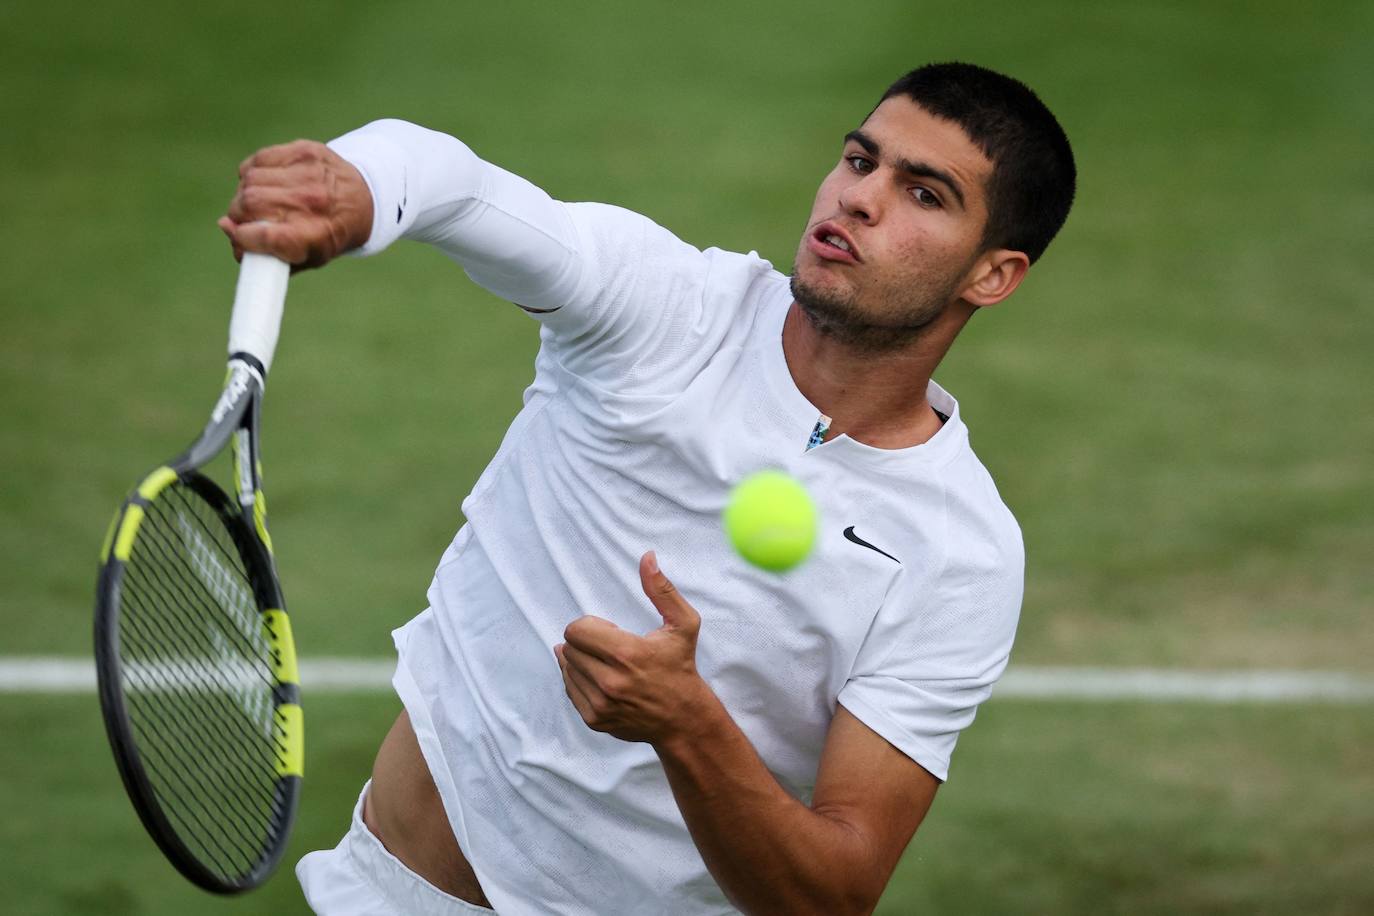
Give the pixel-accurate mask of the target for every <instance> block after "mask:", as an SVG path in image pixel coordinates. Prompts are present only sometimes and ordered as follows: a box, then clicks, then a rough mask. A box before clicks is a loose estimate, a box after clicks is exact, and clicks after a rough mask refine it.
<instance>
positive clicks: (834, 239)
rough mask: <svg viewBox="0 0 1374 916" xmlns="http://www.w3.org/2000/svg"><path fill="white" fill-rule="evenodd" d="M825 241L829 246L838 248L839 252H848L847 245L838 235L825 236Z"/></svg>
mask: <svg viewBox="0 0 1374 916" xmlns="http://www.w3.org/2000/svg"><path fill="white" fill-rule="evenodd" d="M825 240H826V241H827V242H829V243H830V244H831V245H834V246H835V247H836V248H839V249H840V250H841V251H848V250H849V243H848V242H846V241H845V240H844V239H842V238H840V237H839V236H838V235H827V236H826V237H825Z"/></svg>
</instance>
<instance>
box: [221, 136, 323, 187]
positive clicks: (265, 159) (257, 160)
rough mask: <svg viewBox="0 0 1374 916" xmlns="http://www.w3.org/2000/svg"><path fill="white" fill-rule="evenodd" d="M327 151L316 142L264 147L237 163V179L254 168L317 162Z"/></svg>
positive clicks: (303, 141) (304, 141)
mask: <svg viewBox="0 0 1374 916" xmlns="http://www.w3.org/2000/svg"><path fill="white" fill-rule="evenodd" d="M328 151H329V147H327V146H325V145H324V144H323V143H320V142H318V141H316V140H292V141H291V142H290V143H279V144H277V145H275V146H266V147H263V148H262V149H260V150H258V151H257V152H256V153H254V154H253V155H251V156H249V157H248V158H247V159H245V160H243V161H242V162H240V163H239V177H240V178H242V177H243V175H244V173H245V172H247V171H248V170H249V169H251V168H253V167H254V166H281V165H293V164H295V163H298V162H310V161H312V160H313V161H318V160H320V159H322V158H323V157H324V154H325V153H326V152H328Z"/></svg>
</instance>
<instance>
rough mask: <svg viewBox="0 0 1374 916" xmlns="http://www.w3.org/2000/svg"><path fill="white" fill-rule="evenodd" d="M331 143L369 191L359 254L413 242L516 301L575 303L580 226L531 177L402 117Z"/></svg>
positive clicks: (539, 304) (551, 305) (548, 305)
mask: <svg viewBox="0 0 1374 916" xmlns="http://www.w3.org/2000/svg"><path fill="white" fill-rule="evenodd" d="M329 146H330V148H331V149H333V150H334V151H335V152H337V153H338V154H339V155H340V156H342V157H343V158H344V159H346V160H348V161H349V162H350V163H351V164H352V165H353V166H354V167H356V168H357V169H358V171H359V172H361V173H362V175H363V178H364V180H365V181H366V182H367V185H368V188H369V189H370V190H371V192H372V204H373V216H372V234H371V236H370V237H369V238H368V241H367V244H366V245H364V246H363V247H362V248H361V249H360V250H359V253H360V254H364V255H367V254H375V253H376V252H379V251H381V250H382V249H384V248H386V247H387V246H388V245H390V244H391V243H392V242H394V241H395V240H396V239H398V238H407V239H413V240H415V241H420V242H426V243H428V244H431V245H434V246H435V247H437V248H439V249H440V250H441V251H443V252H444V253H445V254H447V255H448V256H449V257H451V258H453V259H454V260H455V261H457V262H458V263H459V264H461V265H462V266H463V269H464V270H466V271H467V273H468V276H470V277H472V279H473V280H475V281H476V282H477V283H479V284H481V285H482V286H484V287H486V288H487V289H489V290H491V291H492V292H493V293H495V294H496V295H498V296H501V297H502V298H505V299H510V300H511V301H513V302H516V303H519V304H520V305H524V306H528V307H530V308H536V309H546V308H557V307H559V306H562V305H565V304H567V303H568V302H570V301H571V300H572V298H573V296H574V295H575V293H576V291H577V284H578V282H579V280H580V278H581V270H582V258H581V256H580V255H579V251H578V239H577V232H576V229H575V228H574V226H573V223H572V219H571V217H569V215H568V213H567V210H566V209H565V208H564V206H563V205H562V204H561V203H559V202H558V201H556V200H554V199H553V198H551V197H549V195H548V194H546V193H544V191H542V190H541V189H539V188H537V187H535V186H534V185H533V184H531V183H530V182H528V181H526V180H524V179H523V178H520V177H519V176H517V175H512V174H511V173H510V172H507V171H505V170H504V169H501V168H498V167H496V166H494V165H492V164H490V163H488V162H484V161H482V160H481V159H479V158H478V157H477V155H476V154H475V153H473V152H472V150H470V149H468V147H467V146H466V145H465V144H464V143H462V142H461V141H459V140H457V139H455V138H453V137H450V136H448V135H447V134H442V133H439V132H437V131H433V130H428V129H426V128H423V127H420V126H418V125H415V124H411V123H409V122H406V121H398V120H383V121H374V122H372V123H371V124H368V125H366V126H364V127H360V128H358V129H357V130H355V131H352V132H350V133H347V134H344V135H343V136H342V137H339V138H338V139H336V140H333V141H331V142H330V144H329Z"/></svg>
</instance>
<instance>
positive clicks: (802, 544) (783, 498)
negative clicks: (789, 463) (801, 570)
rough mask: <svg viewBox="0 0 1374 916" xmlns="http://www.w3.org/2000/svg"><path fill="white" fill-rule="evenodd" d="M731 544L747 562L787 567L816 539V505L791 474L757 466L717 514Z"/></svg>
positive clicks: (780, 568) (776, 569)
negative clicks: (722, 510) (719, 513)
mask: <svg viewBox="0 0 1374 916" xmlns="http://www.w3.org/2000/svg"><path fill="white" fill-rule="evenodd" d="M721 521H722V522H723V523H724V525H725V533H726V535H727V536H728V537H729V538H730V543H731V544H733V545H734V547H735V549H736V550H738V551H739V552H740V556H742V557H744V558H745V559H746V560H748V561H749V562H750V563H753V564H754V565H755V566H758V567H760V568H762V569H767V570H769V571H771V572H785V571H786V570H789V569H791V568H792V567H794V566H796V565H797V564H798V563H800V562H801V561H802V560H805V559H806V557H807V554H809V553H810V552H811V547H812V545H813V544H815V543H816V506H815V504H814V503H812V502H811V497H810V495H809V494H807V492H806V488H805V487H803V486H802V485H801V484H800V483H798V482H797V480H796V479H795V478H793V477H789V476H788V475H786V474H784V473H782V472H781V471H758V472H757V473H754V474H751V475H749V476H748V477H746V478H744V480H742V481H740V483H739V485H738V486H737V487H735V489H734V491H733V492H731V494H730V502H729V503H727V504H726V506H725V512H724V513H723V514H722V516H721Z"/></svg>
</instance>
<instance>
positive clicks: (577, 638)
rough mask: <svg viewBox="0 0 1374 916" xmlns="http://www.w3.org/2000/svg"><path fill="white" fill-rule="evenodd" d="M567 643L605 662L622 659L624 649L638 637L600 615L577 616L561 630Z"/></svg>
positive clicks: (610, 662) (612, 662)
mask: <svg viewBox="0 0 1374 916" xmlns="http://www.w3.org/2000/svg"><path fill="white" fill-rule="evenodd" d="M563 638H564V639H566V640H567V641H568V645H569V646H572V647H573V648H576V649H579V650H581V651H582V652H584V653H586V654H587V655H591V656H594V657H596V658H598V659H600V660H601V661H603V662H605V663H607V664H615V663H617V662H619V661H622V660H623V658H624V654H625V652H626V651H631V649H630V647H631V645H632V644H633V643H634V642H635V641H636V640H637V639H638V637H636V636H635V635H634V634H633V633H627V632H626V631H624V630H622V629H621V628H620V627H618V626H616V625H615V624H613V623H611V622H610V621H609V620H605V619H603V618H601V617H592V616H590V615H588V616H585V617H579V618H577V619H576V620H574V621H573V622H572V623H570V624H568V626H567V627H566V628H565V629H564V630H563Z"/></svg>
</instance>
